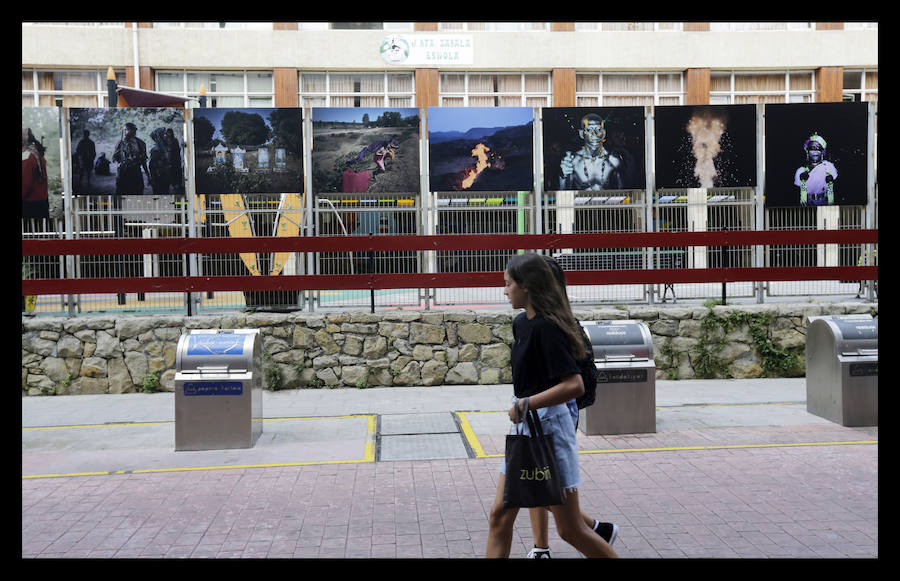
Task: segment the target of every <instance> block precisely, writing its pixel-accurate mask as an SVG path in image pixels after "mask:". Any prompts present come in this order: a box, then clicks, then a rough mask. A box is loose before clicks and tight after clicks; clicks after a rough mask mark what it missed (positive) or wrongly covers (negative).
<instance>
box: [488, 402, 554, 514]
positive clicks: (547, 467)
mask: <svg viewBox="0 0 900 581" xmlns="http://www.w3.org/2000/svg"><path fill="white" fill-rule="evenodd" d="M517 419H518V418H517ZM525 419H526V421H527V422H528V429H529V431H530V432H531V434H530V435H528V434H524V433H522V432H523V429H524V426H523V424H524V423H525V422H518V423H517V424H516V429H515V433H513V434H507V436H506V481H505V484H504V488H503V508H532V507H536V506H552V505H557V504H562V503H563V497H562V488H561V487H560V481H559V474H558V472H557V468H556V454H555V453H554V451H553V435H552V434H547V435H544V431H543V429H542V428H541V420H540V418H539V417H538V415H537V413H535V411H534V410H526V412H525Z"/></svg>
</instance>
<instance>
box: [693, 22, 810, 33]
mask: <svg viewBox="0 0 900 581" xmlns="http://www.w3.org/2000/svg"><path fill="white" fill-rule="evenodd" d="M815 26H816V25H815V23H813V22H710V23H709V30H710V32H738V31H743V30H812V29H814V28H815Z"/></svg>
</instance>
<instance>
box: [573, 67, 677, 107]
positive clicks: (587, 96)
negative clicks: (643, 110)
mask: <svg viewBox="0 0 900 581" xmlns="http://www.w3.org/2000/svg"><path fill="white" fill-rule="evenodd" d="M683 96H684V81H683V75H682V74H681V73H680V72H678V73H577V74H576V75H575V104H576V105H577V106H579V107H601V106H602V107H616V106H635V105H680V104H681V102H682V99H683Z"/></svg>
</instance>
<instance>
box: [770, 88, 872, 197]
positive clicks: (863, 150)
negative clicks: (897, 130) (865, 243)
mask: <svg viewBox="0 0 900 581" xmlns="http://www.w3.org/2000/svg"><path fill="white" fill-rule="evenodd" d="M765 125H766V126H765V130H766V190H765V196H766V197H765V205H766V206H768V207H790V206H840V205H852V206H857V205H865V204H866V203H867V199H868V191H867V188H868V164H867V159H868V128H869V123H868V103H865V102H841V103H777V104H767V105H766V107H765Z"/></svg>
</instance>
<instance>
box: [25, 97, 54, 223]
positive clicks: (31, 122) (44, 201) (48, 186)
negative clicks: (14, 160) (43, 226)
mask: <svg viewBox="0 0 900 581" xmlns="http://www.w3.org/2000/svg"><path fill="white" fill-rule="evenodd" d="M59 136H60V109H59V108H57V107H22V217H23V218H62V216H63V200H62V165H61V156H60V149H59Z"/></svg>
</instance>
